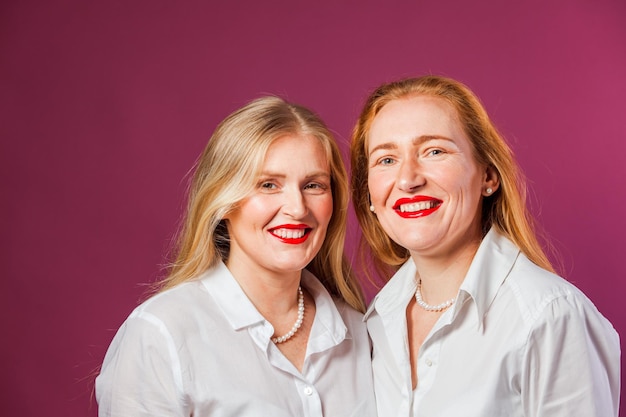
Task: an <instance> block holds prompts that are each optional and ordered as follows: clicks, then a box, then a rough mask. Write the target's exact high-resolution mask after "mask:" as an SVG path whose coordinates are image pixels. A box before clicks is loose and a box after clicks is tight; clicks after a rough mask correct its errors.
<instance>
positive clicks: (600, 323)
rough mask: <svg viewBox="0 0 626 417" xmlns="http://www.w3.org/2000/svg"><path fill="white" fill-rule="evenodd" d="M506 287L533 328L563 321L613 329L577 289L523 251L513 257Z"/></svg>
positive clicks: (609, 330) (569, 324) (523, 316)
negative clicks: (536, 263) (513, 262)
mask: <svg viewBox="0 0 626 417" xmlns="http://www.w3.org/2000/svg"><path fill="white" fill-rule="evenodd" d="M505 286H507V287H509V288H510V290H511V292H512V293H513V294H514V297H515V299H516V301H517V305H518V306H519V308H520V313H521V315H522V318H523V320H524V321H525V322H526V323H527V324H528V325H529V326H530V327H532V328H535V329H536V328H537V327H541V326H544V325H549V326H554V325H555V324H557V323H562V324H563V325H567V326H585V327H587V326H593V327H595V328H603V329H605V330H606V331H607V332H611V331H614V330H613V327H612V325H611V324H610V323H609V321H608V320H607V319H606V318H605V317H604V316H603V315H602V314H601V313H600V311H598V309H597V308H596V306H595V305H594V303H593V302H592V301H591V300H590V299H589V298H588V297H587V296H586V295H585V294H584V293H583V292H582V291H581V290H580V289H578V288H577V287H576V286H575V285H574V284H572V283H571V282H569V281H567V280H566V279H564V278H562V277H560V276H558V275H556V274H554V273H552V272H549V271H546V270H545V269H543V268H541V267H539V266H537V265H535V264H534V263H532V262H531V261H530V260H529V259H528V258H526V256H524V255H523V254H520V256H519V257H518V259H517V260H516V262H515V264H514V266H513V269H512V270H511V273H510V275H509V277H508V278H507V280H506V281H505Z"/></svg>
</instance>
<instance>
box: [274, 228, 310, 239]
mask: <svg viewBox="0 0 626 417" xmlns="http://www.w3.org/2000/svg"><path fill="white" fill-rule="evenodd" d="M272 233H274V234H275V235H276V236H278V237H280V238H282V239H299V238H301V237H302V236H304V229H276V230H274V231H272Z"/></svg>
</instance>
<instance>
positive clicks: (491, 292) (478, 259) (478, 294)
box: [364, 228, 520, 327]
mask: <svg viewBox="0 0 626 417" xmlns="http://www.w3.org/2000/svg"><path fill="white" fill-rule="evenodd" d="M519 253H520V250H519V248H518V247H517V246H515V244H513V242H511V241H510V240H509V239H507V238H506V237H505V236H503V235H501V234H500V233H498V232H497V231H496V230H495V229H494V228H492V229H491V230H490V231H489V232H488V233H487V235H486V236H485V238H484V239H483V241H482V242H481V244H480V246H479V248H478V251H477V252H476V255H474V259H473V260H472V263H471V264H470V267H469V269H468V271H467V274H466V275H465V279H464V280H463V283H462V284H461V287H460V289H459V295H458V299H457V301H456V302H455V304H454V307H453V309H454V310H453V315H452V318H451V319H452V320H454V318H455V317H456V316H457V314H459V312H460V310H461V308H462V306H463V304H464V301H465V300H467V299H468V298H471V299H472V300H473V301H474V304H475V305H476V312H477V314H478V322H479V324H480V326H481V327H482V325H483V318H484V316H485V314H486V313H487V310H488V309H489V306H490V305H491V303H492V302H493V300H494V298H495V297H496V294H497V292H498V290H499V288H500V286H501V285H502V283H503V282H504V280H505V279H506V277H507V275H508V274H509V272H510V271H511V268H512V267H513V264H514V263H515V260H516V259H517V257H518V255H519ZM415 273H416V268H415V264H414V263H413V261H412V260H411V259H409V260H408V261H407V262H405V263H404V265H402V267H401V268H400V269H399V270H398V272H396V273H395V274H394V276H393V277H392V278H391V279H390V280H389V281H388V282H387V284H385V286H384V287H383V289H382V290H380V292H379V293H378V294H377V295H376V296H375V297H374V299H373V300H372V302H371V303H370V306H369V308H368V309H367V312H366V313H365V316H364V320H366V319H367V318H368V317H369V316H370V314H371V313H372V312H373V311H374V310H376V312H377V313H378V314H379V315H381V316H385V315H388V314H390V313H392V312H397V311H402V312H403V313H404V310H405V309H406V306H407V305H408V303H409V300H410V298H411V297H413V295H414V294H415V290H416V286H417V284H416V282H415Z"/></svg>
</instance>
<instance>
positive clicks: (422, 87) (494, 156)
mask: <svg viewBox="0 0 626 417" xmlns="http://www.w3.org/2000/svg"><path fill="white" fill-rule="evenodd" d="M414 96H431V97H438V98H441V99H443V100H445V101H446V102H448V103H449V104H451V105H452V107H453V108H454V109H455V110H456V114H457V117H458V120H459V121H460V123H461V125H462V126H463V129H464V131H465V133H466V134H467V136H468V138H469V140H470V142H471V144H472V149H473V152H474V157H475V158H476V161H477V162H478V163H479V164H481V165H484V166H491V167H493V169H494V170H495V171H496V173H497V175H498V178H499V181H500V187H499V189H498V190H497V191H496V192H495V193H494V194H493V195H492V196H490V197H489V198H485V199H484V201H483V209H482V228H483V234H484V233H487V231H488V230H489V229H490V228H491V227H495V228H496V229H497V230H498V231H499V232H500V233H501V234H503V235H505V236H506V237H508V238H509V239H510V240H511V241H513V242H514V243H515V244H516V245H517V246H518V247H519V248H520V250H521V251H522V252H523V253H524V254H525V255H526V256H527V257H528V258H529V259H530V260H531V261H532V262H534V263H535V264H537V265H539V266H541V267H543V268H545V269H547V270H549V271H554V269H553V267H552V265H551V263H550V261H549V259H548V257H547V256H546V254H545V253H544V251H543V249H542V247H541V245H540V244H539V241H538V239H537V232H536V230H537V229H536V225H535V222H534V220H533V219H532V217H531V216H530V213H529V211H528V210H527V208H526V185H525V178H524V177H523V175H522V173H521V171H520V169H519V167H518V165H517V163H516V162H515V158H514V156H513V152H512V150H511V149H510V148H509V146H508V145H507V144H506V142H505V141H504V139H503V138H502V136H501V135H500V134H499V133H498V131H497V130H496V128H495V126H494V124H493V123H492V121H491V120H490V118H489V116H488V115H487V112H486V111H485V109H484V107H483V106H482V104H481V103H480V101H479V99H478V98H477V97H476V96H475V95H474V94H473V93H472V91H471V90H470V89H469V88H468V87H466V86H465V85H463V84H462V83H460V82H458V81H455V80H452V79H450V78H445V77H440V76H434V75H429V76H424V77H419V78H408V79H404V80H400V81H395V82H390V83H387V84H383V85H381V86H380V87H378V88H377V89H376V90H375V91H374V92H373V93H372V94H371V95H370V96H369V98H368V99H367V100H366V102H365V106H364V108H363V110H362V112H361V115H360V117H359V119H358V121H357V124H356V126H355V128H354V131H353V134H352V142H351V146H350V152H351V163H352V180H351V185H352V200H353V204H354V209H355V211H356V215H357V219H358V221H359V224H360V225H361V229H362V232H363V235H362V237H363V239H362V241H361V254H362V256H363V255H364V254H366V253H367V252H372V253H373V255H374V257H375V258H374V266H375V268H376V271H377V272H378V273H379V274H380V275H383V277H386V278H388V277H389V275H390V273H392V272H393V271H394V270H395V269H397V268H398V267H399V266H400V265H401V264H403V263H404V262H405V261H406V260H407V259H408V258H409V251H408V250H407V249H406V248H404V247H402V246H400V245H398V244H397V243H395V242H394V241H393V240H391V239H390V238H389V236H387V234H386V233H385V231H384V230H383V229H382V227H381V225H380V223H379V222H378V220H377V218H376V216H375V215H373V214H372V213H371V212H370V210H369V206H370V202H369V193H368V164H367V159H368V158H367V138H368V135H369V132H370V128H371V124H372V121H373V120H374V118H375V117H376V115H377V114H378V112H379V111H380V110H381V109H382V108H383V107H384V106H385V105H386V104H387V103H389V102H390V101H392V100H397V99H402V98H407V97H414ZM368 245H369V247H368ZM370 277H371V275H370Z"/></svg>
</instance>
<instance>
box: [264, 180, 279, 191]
mask: <svg viewBox="0 0 626 417" xmlns="http://www.w3.org/2000/svg"><path fill="white" fill-rule="evenodd" d="M259 188H260V189H262V190H263V191H271V190H275V189H276V188H278V186H277V185H276V184H274V183H273V182H271V181H263V182H261V183H259Z"/></svg>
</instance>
